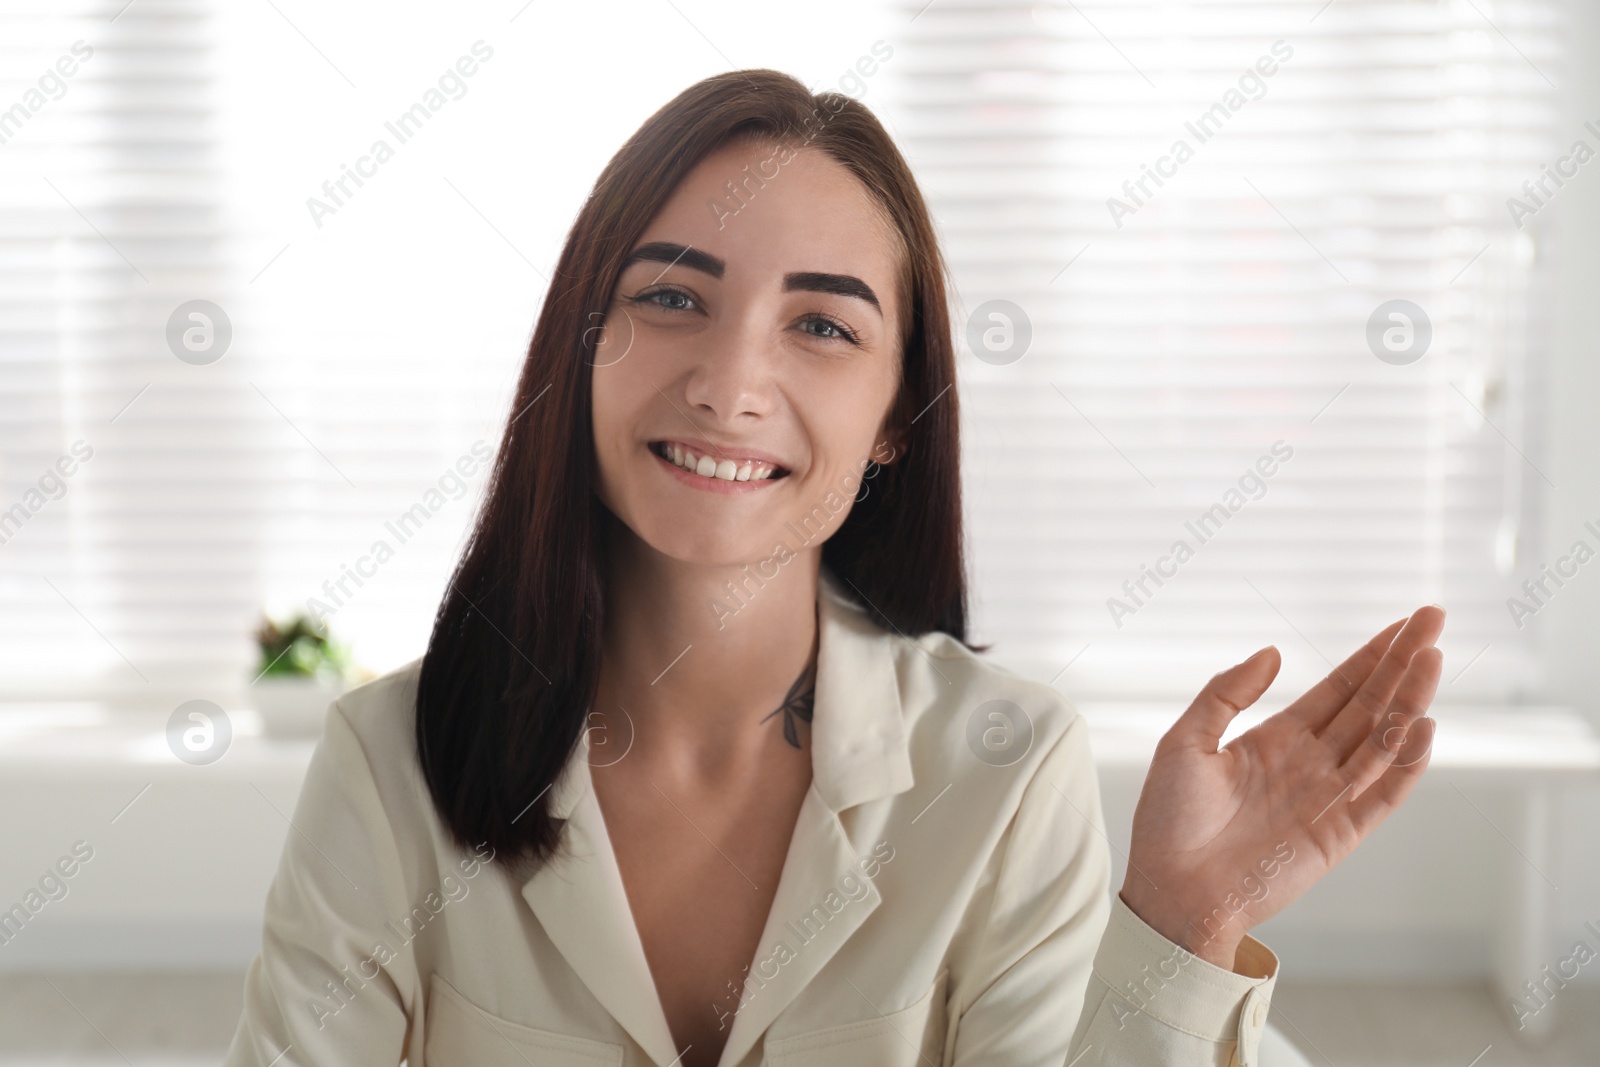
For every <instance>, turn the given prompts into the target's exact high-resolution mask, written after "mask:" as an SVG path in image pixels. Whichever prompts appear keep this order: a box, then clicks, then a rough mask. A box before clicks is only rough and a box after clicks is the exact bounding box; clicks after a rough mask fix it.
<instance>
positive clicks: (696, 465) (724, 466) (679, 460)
mask: <svg viewBox="0 0 1600 1067" xmlns="http://www.w3.org/2000/svg"><path fill="white" fill-rule="evenodd" d="M662 451H663V452H664V453H665V456H663V458H670V459H671V461H672V463H673V464H674V465H675V466H678V467H682V468H683V469H684V470H686V471H689V472H691V473H693V474H698V475H700V476H701V477H703V478H719V479H721V480H722V481H725V482H760V481H765V480H766V479H768V478H771V477H772V474H773V471H774V470H775V468H774V467H773V466H772V465H771V464H767V463H760V462H757V461H755V460H746V461H744V462H742V463H740V462H736V461H734V460H731V459H724V460H721V461H718V460H717V459H715V458H713V457H711V456H697V455H695V454H694V453H693V452H691V451H689V450H688V449H687V448H684V447H683V446H682V445H678V444H672V443H670V442H669V443H666V444H664V445H663V446H662Z"/></svg>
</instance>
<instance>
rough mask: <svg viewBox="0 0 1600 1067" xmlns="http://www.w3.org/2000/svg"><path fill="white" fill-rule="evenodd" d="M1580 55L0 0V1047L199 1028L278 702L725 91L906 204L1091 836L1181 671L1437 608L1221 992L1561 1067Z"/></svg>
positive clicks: (926, 23)
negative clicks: (791, 108)
mask: <svg viewBox="0 0 1600 1067" xmlns="http://www.w3.org/2000/svg"><path fill="white" fill-rule="evenodd" d="M1597 55H1600V11H1597V10H1596V9H1595V8H1594V6H1593V5H1592V4H1591V3H1589V2H1587V0H1415V2H1403V0H1384V2H1368V0H1326V2H1324V0H1256V2H1239V0H1171V2H1155V0H1150V2H1136V0H1127V2H1111V0H1083V2H1073V0H1061V2H1059V3H1042V4H1036V5H1030V4H1020V3H1018V4H1010V3H1001V2H992V3H990V2H963V0H932V2H925V0H916V2H913V3H897V2H889V0H873V2H862V0H850V2H844V0H814V2H811V3H807V4H804V5H799V4H783V5H777V4H774V5H760V6H757V5H751V4H748V3H746V4H734V3H728V2H721V0H634V2H628V3H621V4H603V5H594V6H592V7H583V6H580V5H557V4H551V3H547V2H546V0H494V2H488V0H469V2H463V3H457V4H453V5H450V6H449V7H448V8H446V7H443V6H438V5H420V4H410V5H408V4H399V5H384V6H381V7H380V6H377V5H371V4H356V3H344V4H337V5H317V4H311V3H307V2H304V0H236V2H234V3H229V4H224V3H220V2H213V0H105V2H100V0H93V2H88V0H49V2H46V0H9V2H8V3H7V4H6V5H5V7H4V8H3V10H0V278H3V279H4V284H3V286H0V1063H19V1064H20V1063H39V1062H50V1063H62V1062H73V1063H78V1062H83V1063H99V1062H107V1063H109V1062H139V1063H178V1062H183V1063H188V1062H202V1061H215V1060H216V1059H217V1058H218V1057H219V1056H220V1054H221V1052H222V1050H223V1049H224V1048H225V1047H226V1043H227V1040H228V1037H229V1036H230V1035H231V1033H232V1030H233V1026H234V1024H235V1022H236V1020H237V1017H238V1011H239V998H240V989H241V980H242V975H243V971H244V968H245V966H246V965H247V964H248V962H249V960H250V958H251V956H252V955H253V954H254V953H255V951H256V950H257V948H258V946H259V941H260V918H261V908H262V904H263V901H264V897H265V892H266V887H267V884H268V882H269V881H270V878H271V875H272V872H273V870H274V868H275V866H276V862H277V856H278V851H279V849H280V848H281V847H282V843H283V840H284V837H285V835H286V834H288V833H292V832H294V831H293V830H292V828H291V825H290V822H289V818H290V814H291V813H292V811H293V808H294V802H295V797H296V794H297V791H298V787H299V782H300V777H301V775H302V774H303V771H304V766H305V762H306V760H307V759H308V758H309V754H310V751H311V748H312V745H313V744H314V742H315V738H316V732H317V729H318V726H319V723H320V716H321V714H322V711H323V709H324V708H325V707H326V704H327V700H328V698H329V697H330V696H331V695H333V694H336V693H337V692H338V691H339V690H340V689H341V688H342V687H345V686H348V685H350V684H354V683H355V682H357V681H359V680H360V679H362V678H364V677H369V676H371V674H372V673H374V672H380V673H381V672H383V671H386V670H389V669H392V668H394V667H397V666H399V665H401V664H403V663H405V662H407V661H409V660H411V659H413V658H414V657H416V656H417V655H419V654H420V653H421V651H422V649H423V647H424V645H425V642H426V637H427V634H428V631H429V627H430V623H431V619H432V614H433V611H434V608H435V607H436V606H437V604H438V601H439V598H440V595H441V593H442V591H443V589H444V583H445V579H446V577H447V575H448V573H449V569H450V566H451V564H452V562H453V560H454V558H455V555H456V553H457V551H458V550H459V548H460V547H461V544H462V539H463V536H464V533H465V531H466V530H467V529H468V525H469V523H470V520H471V518H472V516H473V514H474V509H475V507H476V506H477V504H478V502H479V499H480V494H481V490H482V488H483V481H484V475H485V473H486V471H487V462H488V460H489V458H490V457H491V456H492V453H493V450H494V448H495V447H496V444H497V441H498V437H499V433H500V428H501V427H502V426H503V424H504V422H505V420H506V418H507V417H508V416H509V415H510V414H511V412H510V410H509V404H510V398H511V391H512V386H513V384H514V381H515V378H516V374H517V371H518V369H519V365H520V361H521V359H522V357H523V353H524V351H525V348H526V344H527V340H528V337H529V334H530V331H531V327H532V324H533V321H534V319H535V317H536V315H537V312H538V309H539V306H540V304H541V301H542V300H543V297H544V292H545V288H546V285H547V281H548V276H549V272H550V270H551V267H552V265H553V263H554V261H555V259H556V256H557V255H558V253H559V250H560V246H561V242H562V240H563V238H564V236H565V232H566V229H567V227H568V226H569V225H570V223H571V221H572V219H573V217H574V215H575V213H576V211H577V209H578V207H579V206H580V205H581V203H582V202H583V200H584V198H585V197H586V196H587V194H588V191H589V188H590V185H591V183H592V182H593V180H594V178H595V176H596V175H597V174H598V172H599V170H600V168H601V167H602V166H603V165H604V163H605V161H606V160H607V159H608V158H609V156H610V155H611V153H613V152H614V151H615V150H616V149H617V147H618V146H619V145H620V144H621V143H622V141H623V140H624V139H625V138H626V137H627V136H628V135H629V134H630V133H631V132H632V131H633V130H634V129H635V128H636V127H637V125H638V124H639V123H640V122H641V121H642V120H643V119H644V118H645V117H647V116H648V115H649V114H650V113H651V112H653V111H654V110H655V109H656V108H657V107H659V106H660V105H661V104H663V103H665V102H666V101H667V100H668V99H670V98H671V97H672V96H673V95H675V94H676V93H677V92H678V91H680V90H681V89H683V88H684V87H686V86H687V85H689V84H691V83H692V82H694V81H696V80H698V79H700V78H702V77H705V76H707V75H709V74H713V73H716V72H719V71H723V70H728V69H735V68H745V67H773V68H777V69H780V70H785V71H788V72H791V73H793V74H795V75H797V76H798V77H800V78H801V79H802V80H803V81H805V82H806V84H808V85H810V86H813V87H814V88H815V89H817V90H819V91H820V90H822V89H836V90H838V91H841V92H845V93H847V94H848V95H851V96H853V97H856V98H858V99H860V100H862V101H863V102H864V103H866V104H867V105H868V106H869V107H871V108H872V109H873V110H874V111H875V112H876V113H877V114H878V115H879V116H880V117H881V118H882V119H883V121H884V122H885V124H886V125H887V126H888V127H889V129H890V130H891V132H892V133H893V134H894V136H895V137H896V139H897V141H898V143H899V144H900V145H901V147H902V150H903V151H904V152H905V153H906V155H907V157H908V158H909V159H910V161H911V164H912V167H913V169H914V170H915V172H916V173H917V175H918V177H919V179H920V180H921V182H922V185H923V189H924V191H925V193H926V194H927V196H928V198H929V200H930V202H931V205H932V208H933V211H934V214H935V217H936V220H937V222H938V225H939V228H940V231H941V233H942V236H943V239H944V242H945V249H946V252H947V254H948V257H949V260H950V266H951V270H952V274H953V280H954V283H955V285H956V289H957V302H956V305H955V307H956V323H955V329H956V332H957V335H958V339H959V342H960V345H959V352H960V362H961V367H960V371H961V386H960V389H961V403H962V405H963V407H962V410H963V425H962V429H963V433H964V435H965V438H964V450H965V464H966V469H965V475H966V482H965V484H966V490H967V509H968V522H969V530H970V533H971V537H972V546H971V549H972V552H971V556H972V558H971V566H972V572H973V579H974V583H975V586H974V588H975V604H974V609H975V613H976V618H977V634H976V638H977V639H978V640H980V641H985V642H990V643H992V644H993V646H994V650H993V652H992V653H991V655H992V656H993V658H995V659H996V660H998V661H999V662H1001V663H1003V664H1005V665H1007V666H1009V667H1011V668H1012V669H1014V670H1016V671H1019V672H1021V673H1024V674H1028V675H1030V676H1033V677H1036V678H1039V679H1040V680H1043V681H1047V682H1050V683H1051V684H1053V685H1055V686H1056V687H1057V688H1058V689H1060V690H1061V691H1062V692H1064V693H1066V694H1067V695H1068V696H1069V697H1071V698H1072V699H1073V700H1074V701H1075V702H1076V703H1077V704H1078V705H1079V706H1080V708H1081V709H1082V710H1083V712H1084V714H1085V715H1086V716H1087V717H1088V718H1089V719H1090V721H1091V724H1092V726H1093V729H1094V744H1095V748H1096V754H1097V759H1098V760H1099V761H1100V766H1101V776H1102V782H1103V785H1104V789H1105V794H1106V813H1107V821H1108V832H1109V833H1110V835H1111V839H1112V843H1113V846H1114V847H1115V848H1117V849H1118V850H1119V851H1118V854H1119V855H1121V853H1122V851H1124V850H1125V846H1126V841H1127V832H1128V823H1129V821H1130V820H1131V816H1132V810H1133V804H1134V802H1135V800H1136V797H1137V791H1138V785H1139V782H1140V781H1141V780H1142V777H1143V771H1144V766H1145V765H1146V764H1147V762H1148V753H1149V748H1150V746H1151V745H1153V743H1154V738H1155V737H1156V736H1159V733H1160V731H1161V730H1162V729H1164V728H1165V725H1166V724H1168V723H1170V721H1171V720H1172V718H1173V717H1174V716H1175V715H1176V714H1177V712H1178V711H1179V710H1181V708H1182V707H1183V705H1184V704H1185V703H1186V702H1187V699H1188V697H1190V696H1192V694H1193V693H1194V692H1195V691H1196V690H1197V689H1198V688H1199V687H1200V686H1201V685H1202V684H1203V683H1204V682H1205V680H1206V679H1207V678H1208V677H1209V676H1210V675H1211V674H1212V673H1214V672H1215V671H1217V670H1219V669H1221V668H1222V667H1224V666H1227V665H1229V664H1231V663H1234V662H1237V661H1238V660H1240V659H1242V658H1244V656H1246V655H1248V654H1249V653H1250V652H1252V651H1254V650H1255V649H1257V648H1259V647H1260V646H1262V645H1265V644H1268V643H1275V644H1277V645H1278V647H1279V648H1280V650H1282V652H1283V658H1284V670H1283V674H1282V677H1281V678H1280V680H1279V682H1278V683H1277V684H1276V685H1275V686H1274V688H1273V690H1272V691H1271V692H1270V693H1269V694H1268V696H1267V697H1266V698H1265V699H1264V701H1263V702H1262V706H1263V708H1264V709H1268V708H1270V709H1274V710H1275V709H1276V708H1278V707H1281V706H1282V705H1283V704H1284V703H1286V702H1287V701H1288V700H1291V699H1293V698H1294V697H1295V696H1296V695H1298V694H1299V692H1301V691H1302V690H1303V689H1304V688H1306V687H1307V686H1308V685H1310V684H1311V683H1312V682H1314V681H1315V680H1316V679H1317V678H1318V677H1320V676H1321V675H1322V674H1325V673H1326V672H1327V671H1328V670H1329V669H1330V667H1331V666H1332V664H1333V663H1336V662H1338V661H1339V660H1341V659H1343V658H1344V656H1345V655H1346V654H1348V652H1349V651H1351V650H1352V649H1353V648H1354V647H1355V646H1356V645H1357V644H1358V643H1359V642H1361V641H1362V640H1364V639H1365V637H1367V636H1369V635H1370V634H1371V633H1373V632H1374V631H1376V630H1378V629H1380V628H1381V627H1383V626H1384V625H1385V624H1387V623H1388V622H1390V621H1392V620H1393V619H1396V618H1399V617H1400V616H1402V615H1404V614H1406V613H1407V612H1409V611H1410V610H1412V609H1413V608H1414V607H1416V606H1417V605H1419V604H1423V603H1429V602H1438V603H1442V604H1444V605H1445V606H1446V607H1447V608H1448V609H1449V613H1450V616H1449V624H1448V627H1447V630H1446V634H1445V638H1444V641H1443V642H1442V645H1443V648H1444V651H1445V654H1446V662H1445V674H1444V682H1443V684H1442V685H1441V687H1440V695H1439V697H1438V702H1437V705H1436V711H1435V715H1436V718H1437V719H1438V720H1439V723H1440V730H1439V738H1438V740H1437V742H1436V745H1435V751H1434V755H1433V761H1434V762H1433V764H1432V765H1431V767H1430V774H1429V775H1428V777H1427V779H1426V780H1425V782H1424V784H1423V786H1422V787H1420V788H1419V789H1418V791H1417V792H1416V794H1414V796H1413V799H1412V800H1411V801H1410V802H1408V804H1407V806H1406V807H1405V808H1404V809H1403V810H1402V811H1401V812H1400V813H1399V814H1398V815H1396V816H1395V817H1394V818H1393V819H1391V820H1390V822H1389V823H1387V824H1386V825H1385V826H1384V827H1383V828H1381V829H1380V830H1379V832H1378V833H1377V834H1376V835H1374V837H1373V838H1372V839H1371V840H1370V841H1369V842H1368V843H1367V844H1366V845H1364V846H1363V848H1362V849H1361V851H1360V852H1358V853H1357V854H1356V856H1354V857H1352V858H1351V859H1350V860H1349V861H1348V862H1347V863H1346V864H1345V865H1344V866H1342V867H1341V868H1339V869H1338V870H1337V871H1335V872H1334V874H1333V875H1332V876H1330V877H1329V878H1328V879H1327V880H1325V882H1323V883H1322V884H1320V885H1319V886H1318V887H1317V888H1316V889H1315V890H1314V891H1313V892H1312V893H1311V894H1310V895H1309V896H1308V897H1307V898H1305V899H1304V900H1303V901H1302V902H1301V903H1299V904H1298V905H1296V906H1295V908H1293V909H1291V911H1290V912H1288V913H1285V914H1284V915H1282V916H1280V917H1278V918H1277V919H1274V920H1273V921H1272V922H1271V923H1269V924H1267V925H1266V926H1265V927H1263V928H1261V929H1260V930H1258V931H1257V935H1258V936H1259V937H1261V939H1262V940H1263V941H1265V942H1266V943H1267V944H1268V945H1269V946H1271V947H1272V948H1273V949H1274V950H1276V951H1277V952H1278V954H1279V956H1280V958H1281V960H1282V968H1283V969H1282V977H1281V978H1280V982H1279V986H1278V994H1277V995H1276V996H1275V998H1274V1004H1273V1011H1272V1019H1273V1021H1274V1024H1275V1025H1277V1026H1278V1027H1279V1028H1280V1029H1281V1030H1282V1031H1283V1032H1284V1033H1285V1034H1286V1035H1287V1036H1288V1037H1289V1038H1290V1039H1291V1040H1292V1041H1293V1042H1294V1043H1295V1044H1297V1045H1298V1046H1300V1047H1301V1049H1302V1051H1304V1052H1305V1053H1306V1055H1307V1056H1308V1057H1309V1058H1310V1059H1311V1060H1312V1061H1313V1062H1316V1063H1319V1064H1320V1063H1330V1064H1338V1065H1339V1067H1360V1065H1380V1064H1381V1065H1389V1064H1440V1065H1445V1064H1449V1065H1459V1067H1466V1065H1468V1064H1473V1063H1482V1064H1484V1065H1485V1067H1488V1065H1491V1064H1497V1065H1498V1064H1518V1063H1525V1064H1578V1063H1584V1064H1590V1063H1595V1062H1600V1010H1597V1009H1600V964H1597V965H1595V966H1585V964H1586V963H1587V962H1588V960H1589V958H1591V957H1597V956H1600V854H1597V853H1600V849H1597V835H1596V832H1595V829H1594V827H1595V826H1596V825H1597V823H1600V785H1597V783H1600V741H1597V740H1596V731H1597V726H1600V704H1597V701H1596V698H1595V696H1594V694H1595V693H1596V692H1600V656H1597V655H1596V639H1597V637H1600V563H1592V562H1591V561H1592V560H1593V559H1594V557H1595V556H1596V555H1597V554H1600V473H1597V472H1596V470H1595V467H1594V462H1593V460H1594V457H1595V456H1596V455H1597V454H1600V420H1597V419H1596V418H1595V417H1594V414H1593V411H1594V409H1595V407H1596V404H1597V401H1600V366H1597V364H1596V361H1595V359H1594V358H1593V341H1592V339H1593V337H1594V335H1595V331H1596V329H1597V327H1600V302H1597V301H1596V300H1595V296H1594V294H1595V292H1596V290H1597V287H1600V251H1597V247H1600V246H1597V239H1600V163H1597V164H1591V160H1593V158H1594V157H1595V155H1596V153H1597V152H1600V75H1597V73H1596V65H1595V58H1596V56H1597ZM1249 721H1251V719H1250V713H1247V715H1246V716H1245V717H1244V719H1243V720H1241V724H1240V726H1241V727H1242V726H1243V725H1246V724H1248V722H1249ZM86 856H87V858H85V857H86ZM67 867H71V868H73V871H74V873H73V874H72V875H70V876H67V875H65V874H64V873H52V872H64V871H65V869H66V868H67ZM1120 879H1121V872H1120V870H1119V871H1118V872H1117V873H1116V874H1115V880H1116V881H1117V882H1120ZM5 909H9V910H5ZM1474 1057H1479V1058H1478V1059H1474Z"/></svg>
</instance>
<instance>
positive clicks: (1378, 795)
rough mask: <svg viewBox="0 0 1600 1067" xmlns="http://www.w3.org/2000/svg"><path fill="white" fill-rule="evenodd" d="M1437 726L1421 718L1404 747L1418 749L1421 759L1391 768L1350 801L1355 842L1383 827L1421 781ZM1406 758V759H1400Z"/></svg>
mask: <svg viewBox="0 0 1600 1067" xmlns="http://www.w3.org/2000/svg"><path fill="white" fill-rule="evenodd" d="M1437 728H1438V723H1437V722H1436V721H1435V720H1433V719H1432V718H1429V717H1428V716H1426V715H1424V716H1423V717H1422V718H1420V719H1418V720H1417V721H1416V722H1415V723H1414V724H1412V726H1411V729H1410V730H1408V731H1407V733H1406V748H1407V749H1408V750H1409V749H1411V748H1413V747H1416V748H1419V749H1420V750H1421V752H1422V758H1421V759H1419V760H1417V762H1415V763H1410V764H1407V765H1405V766H1403V767H1402V766H1400V765H1399V764H1398V763H1397V764H1395V765H1394V766H1392V767H1390V768H1389V769H1388V770H1387V771H1386V772H1384V774H1383V776H1382V777H1380V778H1379V779H1378V780H1377V781H1376V782H1373V783H1372V785H1371V787H1370V788H1368V789H1367V791H1366V792H1365V793H1362V794H1361V795H1360V796H1359V797H1357V798H1356V799H1355V800H1353V801H1351V802H1350V824H1351V826H1352V827H1354V829H1355V832H1356V836H1357V838H1358V839H1360V838H1364V837H1366V836H1367V835H1368V834H1370V833H1372V831H1374V830H1376V829H1377V828H1378V827H1379V826H1380V825H1382V823H1383V820H1385V819H1387V818H1388V817H1389V815H1390V814H1391V813H1392V812H1393V811H1394V810H1395V809H1396V808H1398V807H1399V806H1400V805H1401V804H1402V803H1404V802H1405V799H1406V796H1407V795H1408V794H1409V793H1410V792H1411V789H1412V787H1413V786H1415V785H1416V784H1417V782H1419V781H1421V780H1422V772H1423V771H1425V770H1427V769H1428V761H1429V760H1430V759H1431V758H1432V754H1433V738H1434V734H1435V732H1436V730H1437ZM1402 758H1407V757H1402Z"/></svg>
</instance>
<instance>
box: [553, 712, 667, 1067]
mask: <svg viewBox="0 0 1600 1067" xmlns="http://www.w3.org/2000/svg"><path fill="white" fill-rule="evenodd" d="M587 756H588V747H587V743H586V741H580V742H579V744H578V747H577V750H576V751H575V752H574V754H573V757H572V759H571V760H569V761H568V764H567V767H566V770H565V771H564V773H563V776H562V778H561V779H559V781H558V783H557V785H556V791H555V793H554V794H553V795H552V797H551V812H552V814H554V815H556V816H557V817H558V818H565V819H566V820H567V825H566V830H565V833H564V835H563V838H562V847H563V852H562V854H561V855H560V857H559V858H557V859H556V860H555V861H554V862H552V863H547V864H544V865H543V866H541V867H540V868H539V869H538V871H536V872H535V873H534V875H533V877H532V878H530V879H529V880H528V881H527V882H526V883H525V884H524V885H523V887H522V896H523V899H524V900H526V901H527V902H528V905H529V907H531V908H532V909H533V911H534V914H535V915H537V916H538V917H539V922H540V925H542V926H543V927H544V930H545V933H546V934H547V935H548V936H549V938H550V940H551V941H552V942H554V943H555V946H556V948H557V949H558V950H559V951H560V952H561V954H562V956H564V957H566V960H567V963H568V964H569V965H571V967H572V969H573V970H574V971H576V972H577V974H578V977H579V978H581V979H582V980H583V983H584V984H585V985H586V986H588V987H589V991H590V992H591V993H593V994H594V996H595V999H597V1000H599V1001H600V1003H601V1004H602V1005H604V1006H605V1009H606V1010H607V1011H608V1012H610V1013H611V1016H612V1018H614V1019H616V1020H617V1022H618V1023H619V1024H620V1025H621V1026H622V1028H623V1029H625V1030H626V1031H628V1033H629V1035H631V1036H632V1037H633V1039H634V1040H635V1041H637V1042H638V1043H639V1046H640V1047H641V1048H643V1049H644V1051H645V1053H646V1054H647V1055H649V1056H650V1058H651V1059H652V1060H654V1061H655V1062H656V1063H658V1064H663V1065H665V1064H669V1063H672V1062H674V1061H675V1060H676V1059H677V1058H678V1051H677V1050H676V1049H675V1048H673V1043H672V1031H671V1029H670V1028H669V1027H668V1025H667V1018H666V1014H665V1013H664V1012H663V1011H662V1009H661V998H660V997H659V996H658V994H657V993H656V987H655V980H654V978H652V977H651V974H650V964H649V962H648V961H647V960H646V959H645V954H644V944H643V943H642V942H641V941H640V940H639V931H638V927H637V926H635V925H634V921H633V912H632V910H631V909H630V908H629V906H628V898H627V892H626V890H625V889H624V888H623V884H622V872H621V871H620V869H619V868H618V867H617V860H616V855H615V853H613V852H612V851H611V839H610V838H609V837H608V836H607V834H606V830H605V822H604V817H603V816H602V814H601V812H600V805H599V803H598V801H597V800H596V799H595V795H594V790H593V789H592V788H591V786H590V778H589V764H588V758H587Z"/></svg>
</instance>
